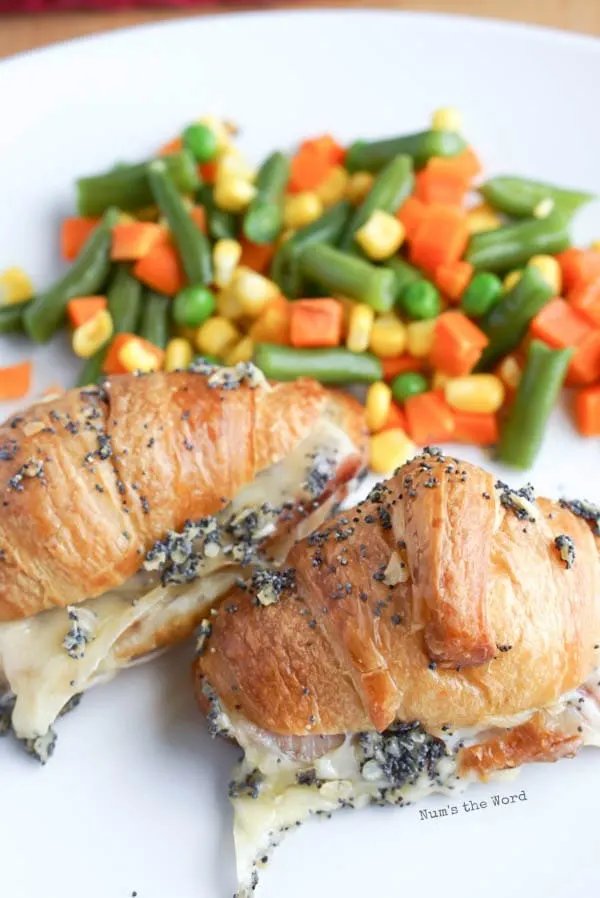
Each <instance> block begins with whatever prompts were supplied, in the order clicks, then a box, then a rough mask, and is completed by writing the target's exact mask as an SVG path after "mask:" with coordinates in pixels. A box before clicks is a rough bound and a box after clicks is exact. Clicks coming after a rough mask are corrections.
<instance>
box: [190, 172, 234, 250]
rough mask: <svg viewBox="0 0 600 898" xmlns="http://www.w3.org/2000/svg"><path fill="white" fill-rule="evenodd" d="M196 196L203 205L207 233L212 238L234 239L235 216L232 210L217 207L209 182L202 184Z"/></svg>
mask: <svg viewBox="0 0 600 898" xmlns="http://www.w3.org/2000/svg"><path fill="white" fill-rule="evenodd" d="M196 198H197V200H198V202H199V203H201V204H202V206H203V207H204V211H205V213H206V221H207V225H208V233H209V234H210V236H211V237H212V239H213V240H235V238H236V237H237V218H236V216H235V215H234V214H233V212H226V211H225V209H219V207H218V206H217V204H216V203H215V200H214V189H213V187H212V186H211V185H210V184H203V185H202V187H201V188H200V190H199V191H198V193H197V194H196Z"/></svg>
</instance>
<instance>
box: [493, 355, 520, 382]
mask: <svg viewBox="0 0 600 898" xmlns="http://www.w3.org/2000/svg"><path fill="white" fill-rule="evenodd" d="M496 371H497V373H498V377H499V378H500V380H501V381H502V383H503V384H504V385H505V386H506V387H507V388H508V389H509V390H516V389H518V387H519V384H520V383H521V374H522V372H521V366H520V365H519V363H518V362H517V360H516V358H515V357H514V355H507V356H505V357H504V358H503V359H502V361H501V362H500V364H499V365H498V367H497V368H496Z"/></svg>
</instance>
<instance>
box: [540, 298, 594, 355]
mask: <svg viewBox="0 0 600 898" xmlns="http://www.w3.org/2000/svg"><path fill="white" fill-rule="evenodd" d="M591 330H592V326H591V324H589V322H587V321H586V320H585V318H583V317H582V316H581V315H579V313H578V312H577V311H576V310H575V309H573V308H572V307H571V306H570V305H569V303H568V302H567V301H566V300H565V299H560V297H557V298H556V299H552V300H551V301H550V302H549V303H548V304H547V305H545V306H544V308H543V309H542V310H541V311H540V312H538V313H537V315H536V316H535V318H534V319H533V321H532V322H531V324H530V326H529V333H530V335H531V337H533V338H534V339H535V340H542V341H543V342H544V343H547V344H548V346H552V347H553V348H554V349H565V348H566V347H567V346H577V344H578V343H581V341H582V340H583V339H584V338H585V337H586V336H587V335H588V333H589V332H590V331H591Z"/></svg>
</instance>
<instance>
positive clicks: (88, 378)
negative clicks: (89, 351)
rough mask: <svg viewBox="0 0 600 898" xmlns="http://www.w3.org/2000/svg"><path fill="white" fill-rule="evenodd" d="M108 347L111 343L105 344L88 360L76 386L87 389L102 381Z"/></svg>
mask: <svg viewBox="0 0 600 898" xmlns="http://www.w3.org/2000/svg"><path fill="white" fill-rule="evenodd" d="M108 346H109V343H105V345H104V346H102V347H101V348H100V349H99V350H98V352H96V353H95V354H94V355H93V356H92V357H91V358H89V359H86V362H85V364H84V366H83V368H82V369H81V373H80V375H79V377H78V378H77V383H76V384H75V386H77V387H87V385H88V384H95V383H97V382H98V381H99V380H100V378H101V377H102V373H103V372H102V366H103V364H104V359H105V356H106V350H107V349H108Z"/></svg>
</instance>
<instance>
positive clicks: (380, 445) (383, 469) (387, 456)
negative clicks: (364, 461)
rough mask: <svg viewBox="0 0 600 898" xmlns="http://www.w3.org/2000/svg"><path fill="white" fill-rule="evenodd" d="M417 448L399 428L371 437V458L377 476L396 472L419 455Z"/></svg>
mask: <svg viewBox="0 0 600 898" xmlns="http://www.w3.org/2000/svg"><path fill="white" fill-rule="evenodd" d="M417 451H418V450H417V447H416V445H415V444H414V443H413V441H412V440H411V439H410V437H409V436H407V434H406V433H405V432H404V431H403V430H401V429H400V428H399V427H394V428H392V429H391V430H383V431H381V433H376V434H375V435H374V436H372V437H371V440H370V442H369V456H370V465H371V469H372V470H373V471H374V472H375V474H388V473H390V472H391V471H395V470H396V468H399V467H400V465H403V464H404V463H405V462H407V461H409V459H411V458H413V457H414V456H415V455H416V454H417Z"/></svg>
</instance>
